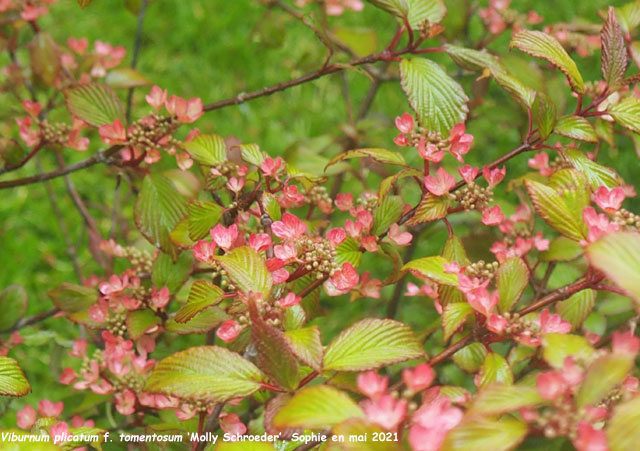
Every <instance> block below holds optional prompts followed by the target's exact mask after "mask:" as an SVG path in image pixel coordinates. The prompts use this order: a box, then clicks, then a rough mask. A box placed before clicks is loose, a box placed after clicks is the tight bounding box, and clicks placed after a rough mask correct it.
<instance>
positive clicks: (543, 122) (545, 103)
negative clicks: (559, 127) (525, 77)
mask: <svg viewBox="0 0 640 451" xmlns="http://www.w3.org/2000/svg"><path fill="white" fill-rule="evenodd" d="M533 116H534V117H535V119H536V124H537V125H538V134H539V135H540V138H542V139H547V138H548V137H549V135H550V134H551V132H552V131H553V127H554V126H555V124H556V105H555V104H554V103H553V102H552V101H551V99H550V98H549V97H548V96H547V95H546V94H544V93H542V92H538V93H536V99H535V101H534V102H533Z"/></svg>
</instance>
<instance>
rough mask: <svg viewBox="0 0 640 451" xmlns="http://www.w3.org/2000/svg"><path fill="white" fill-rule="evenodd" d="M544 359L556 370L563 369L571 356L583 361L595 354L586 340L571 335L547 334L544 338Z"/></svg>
mask: <svg viewBox="0 0 640 451" xmlns="http://www.w3.org/2000/svg"><path fill="white" fill-rule="evenodd" d="M542 348H543V351H542V357H543V358H544V360H545V361H546V362H547V363H548V364H549V365H551V366H552V367H554V368H562V367H563V365H564V359H566V358H567V357H569V356H572V357H574V358H575V359H576V360H578V361H581V360H584V359H587V358H589V357H590V356H591V354H593V347H592V346H591V345H590V344H589V342H588V341H587V339H586V338H584V337H581V336H579V335H569V334H546V335H545V336H544V337H543V338H542Z"/></svg>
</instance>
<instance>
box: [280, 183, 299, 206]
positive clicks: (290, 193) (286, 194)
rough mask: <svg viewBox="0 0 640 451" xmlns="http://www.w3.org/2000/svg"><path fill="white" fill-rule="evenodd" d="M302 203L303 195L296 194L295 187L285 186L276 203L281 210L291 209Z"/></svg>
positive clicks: (296, 188)
mask: <svg viewBox="0 0 640 451" xmlns="http://www.w3.org/2000/svg"><path fill="white" fill-rule="evenodd" d="M303 201H304V195H303V194H301V193H299V192H298V187H297V186H296V185H287V186H285V187H284V189H283V190H282V196H281V197H280V198H278V202H279V203H280V205H281V206H282V207H283V208H291V207H294V206H296V205H299V204H301V203H302V202H303Z"/></svg>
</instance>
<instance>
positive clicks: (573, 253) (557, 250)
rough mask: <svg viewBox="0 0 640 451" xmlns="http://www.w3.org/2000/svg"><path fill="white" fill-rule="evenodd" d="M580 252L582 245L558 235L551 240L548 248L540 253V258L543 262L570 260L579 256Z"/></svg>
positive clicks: (581, 251)
mask: <svg viewBox="0 0 640 451" xmlns="http://www.w3.org/2000/svg"><path fill="white" fill-rule="evenodd" d="M582 253H583V249H582V246H580V244H578V243H577V242H576V241H574V240H571V239H569V238H567V237H564V236H559V237H558V238H555V239H553V240H551V243H549V249H547V250H546V251H544V252H541V253H540V260H542V261H544V262H551V261H558V262H570V261H571V260H575V259H576V258H578V257H580V256H581V255H582Z"/></svg>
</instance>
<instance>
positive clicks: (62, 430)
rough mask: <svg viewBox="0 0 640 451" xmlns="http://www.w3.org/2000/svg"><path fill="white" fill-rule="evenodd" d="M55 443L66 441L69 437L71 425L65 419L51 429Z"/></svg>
mask: <svg viewBox="0 0 640 451" xmlns="http://www.w3.org/2000/svg"><path fill="white" fill-rule="evenodd" d="M49 431H50V435H51V438H52V439H53V440H52V441H53V443H54V445H57V444H58V443H64V442H66V441H67V440H68V439H69V435H70V434H69V426H68V425H67V423H65V422H64V421H60V422H58V423H56V424H54V425H53V426H51V428H50V429H49Z"/></svg>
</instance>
